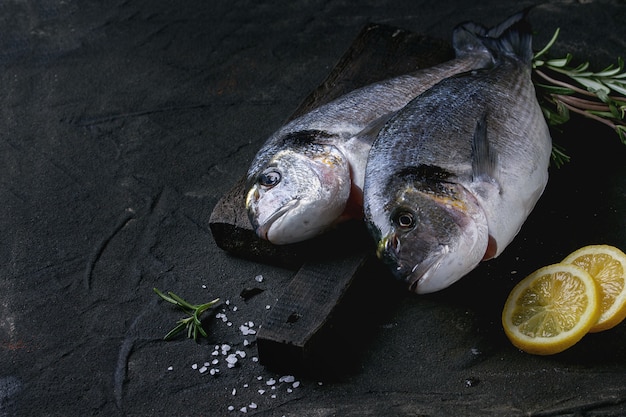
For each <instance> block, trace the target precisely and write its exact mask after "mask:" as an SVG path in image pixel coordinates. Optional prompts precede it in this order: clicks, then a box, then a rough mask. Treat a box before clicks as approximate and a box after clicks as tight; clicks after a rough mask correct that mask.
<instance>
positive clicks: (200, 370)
mask: <svg viewBox="0 0 626 417" xmlns="http://www.w3.org/2000/svg"><path fill="white" fill-rule="evenodd" d="M207 370H208V368H207V367H206V366H203V367H202V368H200V369H198V371H199V372H200V373H201V374H203V373H205V372H206V371H207Z"/></svg>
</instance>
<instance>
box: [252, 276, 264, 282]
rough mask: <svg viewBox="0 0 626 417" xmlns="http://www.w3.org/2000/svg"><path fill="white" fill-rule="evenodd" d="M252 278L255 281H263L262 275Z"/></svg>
mask: <svg viewBox="0 0 626 417" xmlns="http://www.w3.org/2000/svg"><path fill="white" fill-rule="evenodd" d="M254 279H255V280H256V282H263V275H257V276H256V277H254Z"/></svg>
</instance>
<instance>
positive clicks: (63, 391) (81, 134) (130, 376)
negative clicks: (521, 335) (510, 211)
mask: <svg viewBox="0 0 626 417" xmlns="http://www.w3.org/2000/svg"><path fill="white" fill-rule="evenodd" d="M530 4H536V3H535V2H526V1H523V2H518V1H501V0H498V1H485V2H480V3H479V4H475V3H472V4H471V5H470V3H469V2H465V1H459V0H457V1H449V0H442V1H438V2H427V1H397V2H391V1H347V0H340V1H332V2H330V1H272V2H257V1H246V0H244V1H236V0H235V1H232V0H231V1H228V2H226V1H193V0H189V1H184V2H171V1H156V0H151V1H145V0H143V1H141V0H136V1H135V0H127V1H102V2H100V1H89V0H88V1H82V0H81V1H78V0H67V1H52V0H39V1H35V0H30V1H29V0H23V1H17V0H7V1H3V2H1V3H0V66H1V69H2V70H1V71H0V230H1V231H2V243H1V244H0V416H13V415H19V416H26V415H28V416H33V415H49V416H77V415H96V414H100V415H137V416H139V415H141V416H143V415H166V414H168V415H194V416H222V415H234V414H242V411H240V410H241V409H242V408H243V407H246V411H247V414H249V415H252V414H254V415H262V416H282V415H285V416H364V415H372V416H382V415H390V416H392V415H393V416H417V415H442V416H444V415H465V416H485V415H494V416H501V415H536V416H539V415H541V416H561V415H567V416H569V415H577V416H600V415H602V416H618V415H624V414H625V413H626V404H624V402H625V401H626V384H625V382H624V373H625V372H626V359H625V358H626V348H625V347H624V346H626V327H625V326H624V325H621V326H619V327H617V328H615V329H613V330H611V331H608V332H605V333H601V334H596V335H589V336H587V337H586V338H585V339H584V340H583V341H582V342H581V343H579V344H578V345H576V346H575V347H574V348H572V349H570V350H568V351H567V352H565V353H563V354H560V355H556V356H552V357H535V356H530V355H526V354H524V353H522V352H520V351H518V350H516V349H515V348H514V347H513V346H512V345H511V344H510V343H509V342H508V341H507V340H506V337H505V336H504V334H503V332H502V329H501V326H500V317H499V315H500V311H501V308H502V305H503V303H504V300H505V298H506V295H507V294H508V292H509V290H510V289H511V288H512V286H513V285H514V284H515V283H516V282H517V280H519V279H520V278H521V277H523V276H525V275H526V274H528V273H530V272H532V271H533V270H535V269H536V268H538V267H540V266H543V265H545V264H548V263H553V262H556V261H558V260H560V259H561V258H563V257H564V256H565V255H566V254H567V253H569V252H570V251H571V250H573V249H575V248H578V247H580V246H583V245H586V244H590V243H609V244H613V245H616V246H619V247H621V248H622V249H626V234H625V231H626V221H625V219H624V212H625V210H626V195H625V194H626V183H625V178H626V177H625V175H624V174H626V172H625V168H624V165H625V164H624V160H625V159H624V158H625V156H626V152H625V147H624V146H622V145H621V144H619V141H618V139H617V137H616V136H615V135H614V134H613V132H612V131H611V130H610V129H608V128H606V127H604V126H601V125H598V124H595V123H592V122H589V121H583V120H580V119H575V120H574V121H572V122H571V123H570V124H568V125H567V126H566V127H565V128H564V129H563V130H562V131H555V132H554V138H555V140H558V141H559V142H560V143H562V144H564V145H565V146H566V147H567V148H568V150H569V151H570V154H571V155H572V156H573V158H574V159H573V162H571V163H570V164H568V165H567V166H566V167H564V168H562V169H560V170H554V169H553V170H552V179H551V182H550V184H549V186H548V189H547V190H546V193H545V195H544V197H543V198H542V200H541V201H540V203H539V205H538V206H537V208H536V210H535V212H533V214H532V216H531V217H530V218H529V220H528V222H527V224H526V225H525V227H524V229H523V230H522V232H521V233H520V235H519V236H518V238H516V240H515V242H514V243H513V244H512V245H511V246H510V247H509V249H507V251H506V252H505V254H503V255H502V257H500V258H498V259H497V260H494V261H492V262H489V263H485V264H484V265H481V267H480V268H478V269H477V270H475V271H474V272H473V273H471V274H470V275H469V276H467V277H466V278H464V279H463V280H462V281H460V282H459V283H458V284H457V285H455V286H453V287H451V288H450V289H448V290H446V291H443V292H441V293H438V294H434V295H430V296H423V297H418V296H412V295H410V294H406V293H404V292H403V291H399V290H398V289H397V288H396V287H395V286H394V285H393V284H391V283H387V282H386V281H383V280H381V279H379V278H376V277H372V280H373V281H372V282H373V284H372V286H373V287H377V288H378V289H377V292H376V293H375V294H376V295H377V296H378V299H374V297H372V291H371V288H370V289H369V292H368V289H367V288H365V289H363V290H362V294H360V295H359V296H361V295H362V296H363V297H368V296H369V297H370V298H372V299H374V301H375V302H373V303H372V304H371V306H370V307H369V309H367V310H364V311H363V312H360V313H359V317H360V320H355V321H354V322H353V323H348V324H347V325H353V328H354V329H355V331H354V332H353V333H349V334H353V335H354V337H352V336H350V337H349V338H345V339H338V340H337V341H336V344H335V345H334V346H329V347H328V357H329V362H331V363H333V364H334V365H333V366H334V367H335V371H336V372H333V373H332V375H331V374H330V373H328V374H327V373H324V372H320V374H319V375H314V376H311V375H297V374H296V375H294V378H295V381H294V382H297V383H296V384H295V386H294V382H289V381H291V380H290V379H285V378H283V379H282V380H281V377H282V376H285V375H288V374H289V372H288V371H284V370H272V369H266V368H264V367H263V366H261V365H260V364H258V363H257V362H255V361H254V357H255V356H256V348H255V345H254V335H248V336H245V335H243V333H242V332H241V330H240V326H241V325H244V324H247V325H248V326H249V325H250V323H249V322H250V321H251V322H253V323H254V326H253V327H252V328H253V329H254V328H258V325H259V324H260V323H261V322H262V321H263V318H264V316H265V315H266V314H267V311H268V310H267V306H270V308H271V305H272V304H273V303H275V302H276V299H277V298H278V297H279V295H280V293H281V291H282V289H283V288H284V286H285V284H286V283H287V282H289V280H290V278H291V276H292V275H293V271H290V270H285V269H280V268H276V267H270V266H268V265H264V264H258V263H252V262H247V261H243V260H240V259H237V258H233V257H230V256H228V255H227V254H225V253H224V252H222V251H221V250H220V249H218V248H217V247H216V245H215V243H214V241H213V239H212V236H211V234H210V231H209V229H208V218H209V216H210V213H211V211H212V208H213V207H214V206H215V204H216V202H217V201H218V199H219V198H220V197H221V196H222V195H223V194H224V193H225V192H226V191H227V190H228V189H229V188H230V187H231V186H232V185H233V184H234V183H235V182H236V181H237V180H238V179H239V178H240V177H241V176H242V175H243V174H244V173H245V171H246V168H247V165H248V163H249V161H250V160H251V158H252V157H253V155H254V154H255V153H256V151H257V149H258V148H259V147H260V146H261V144H262V143H263V140H264V139H265V137H267V135H269V134H270V133H271V132H272V131H273V130H275V129H276V128H278V127H279V126H280V125H281V123H282V122H283V121H284V120H285V119H286V118H287V117H288V116H289V115H290V114H291V112H292V111H293V110H294V109H295V108H296V107H297V105H298V104H299V102H300V101H301V100H302V99H304V97H306V95H307V94H308V93H309V92H310V91H311V90H312V89H314V88H315V87H316V86H317V85H318V84H319V83H320V82H321V81H322V80H323V79H324V77H325V76H326V75H327V74H328V72H329V71H330V70H331V68H332V67H333V66H334V65H335V63H336V62H337V60H338V59H339V58H340V57H341V55H342V53H343V52H344V51H345V50H346V49H347V48H348V47H349V46H350V44H351V42H352V41H353V39H354V38H355V37H356V35H357V34H358V33H359V31H360V29H361V28H362V27H363V25H364V24H365V23H367V22H377V23H385V24H389V25H394V26H397V27H400V28H403V29H408V30H412V31H415V32H419V33H423V34H426V35H429V36H432V37H437V38H441V39H445V40H448V39H449V37H450V32H451V30H452V28H453V27H454V26H455V25H456V24H457V23H459V22H461V21H464V20H476V21H478V22H481V23H484V24H486V25H491V24H495V23H497V22H498V21H500V20H502V19H503V18H505V17H507V16H508V15H510V14H512V13H514V12H516V11H518V10H520V9H521V8H522V7H525V6H528V5H530ZM531 21H532V23H533V25H534V27H535V29H536V31H537V35H536V45H543V44H545V42H546V41H547V40H548V39H549V38H550V36H551V35H552V33H553V31H554V30H555V29H556V28H557V27H561V29H562V32H561V36H560V39H559V41H558V45H557V47H555V49H554V51H555V55H556V54H559V53H561V54H562V53H564V52H572V53H573V54H574V55H575V56H576V57H578V58H579V59H582V60H590V61H591V62H592V64H593V66H594V67H595V68H596V69H601V68H603V67H604V66H606V65H608V64H609V63H612V62H615V58H616V57H617V56H618V55H621V56H624V55H626V25H624V22H626V3H624V1H623V0H619V1H618V0H613V1H608V0H607V1H593V0H587V1H582V0H580V1H553V2H543V3H541V4H538V5H537V7H536V8H535V10H533V12H532V13H531ZM258 275H262V276H263V280H262V282H258V281H257V280H256V279H255V277H257V276H258ZM377 279H378V281H377ZM155 286H156V287H158V288H161V289H162V290H171V291H174V292H176V293H178V294H180V295H182V296H184V297H186V298H188V299H190V300H191V301H195V302H204V301H207V300H210V299H212V298H214V297H216V296H219V297H221V298H222V299H223V300H229V301H230V302H229V304H223V305H222V306H221V307H220V308H219V309H217V310H216V313H218V316H217V317H215V316H213V317H210V318H209V319H207V320H206V328H207V330H209V333H210V338H209V340H208V341H203V342H201V343H199V344H196V343H194V342H192V341H189V340H186V339H182V338H181V339H177V340H176V341H172V342H163V341H162V340H161V338H162V336H163V335H164V334H165V333H166V332H167V330H169V328H170V327H171V326H172V325H173V324H174V323H175V321H176V320H177V319H178V318H180V315H179V313H178V312H177V311H175V310H174V309H172V308H170V307H169V306H167V305H165V304H163V303H161V302H159V300H158V299H157V297H156V296H155V295H154V294H153V293H152V287H155ZM248 287H259V288H261V289H263V290H264V291H263V292H262V293H261V294H259V295H257V296H255V297H253V298H251V299H249V300H247V301H245V300H243V299H242V298H241V297H240V296H239V294H240V292H241V291H242V289H244V288H248ZM357 304H358V303H357ZM350 305H351V304H348V308H349V306H350ZM224 316H225V317H226V319H225V320H226V321H223V320H222V317H224ZM228 323H231V325H230V326H229V325H228ZM344 325H346V323H344ZM244 341H248V342H251V343H250V344H249V345H248V344H247V342H244ZM222 345H228V346H231V351H229V352H225V353H226V355H224V354H223V352H222V347H221V346H222ZM215 346H219V348H218V349H217V350H215ZM235 351H240V352H244V353H245V357H242V356H243V355H244V354H239V356H238V358H239V360H238V363H237V366H236V367H235V368H232V369H231V368H228V367H227V366H226V361H225V358H226V356H227V354H232V353H234V352H235ZM213 352H217V354H215V355H214V354H213ZM215 359H217V360H218V362H217V363H216V364H213V363H212V361H213V360H215ZM205 362H208V363H209V365H208V366H207V367H206V371H205V372H200V371H201V370H203V369H202V368H203V366H204V363H205ZM194 364H195V365H196V366H195V368H196V369H193V368H194ZM335 365H336V366H335ZM211 369H219V373H218V375H217V376H212V375H210V373H211V372H210V370H211ZM272 381H274V382H275V383H274V384H272ZM261 391H263V392H261ZM229 406H231V407H232V408H233V409H234V411H232V412H230V411H229V410H228V407H229Z"/></svg>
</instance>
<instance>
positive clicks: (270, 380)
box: [265, 378, 276, 385]
mask: <svg viewBox="0 0 626 417" xmlns="http://www.w3.org/2000/svg"><path fill="white" fill-rule="evenodd" d="M265 383H266V384H267V385H274V384H275V383H276V380H275V379H274V378H270V379H268V380H267V381H265Z"/></svg>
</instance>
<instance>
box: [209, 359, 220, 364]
mask: <svg viewBox="0 0 626 417" xmlns="http://www.w3.org/2000/svg"><path fill="white" fill-rule="evenodd" d="M218 363H220V361H219V360H218V359H213V360H212V361H211V365H217V364H218Z"/></svg>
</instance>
